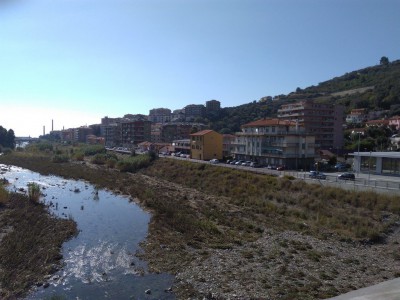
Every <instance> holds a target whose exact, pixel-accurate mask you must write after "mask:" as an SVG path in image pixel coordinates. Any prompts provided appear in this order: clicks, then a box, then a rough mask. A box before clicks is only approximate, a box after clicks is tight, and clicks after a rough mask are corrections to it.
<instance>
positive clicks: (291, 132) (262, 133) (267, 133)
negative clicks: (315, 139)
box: [236, 129, 306, 136]
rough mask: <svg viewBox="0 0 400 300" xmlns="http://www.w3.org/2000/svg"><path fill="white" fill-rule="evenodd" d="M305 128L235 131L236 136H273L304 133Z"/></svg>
mask: <svg viewBox="0 0 400 300" xmlns="http://www.w3.org/2000/svg"><path fill="white" fill-rule="evenodd" d="M305 133H306V131H305V130H302V129H299V130H297V131H294V130H293V131H286V130H275V132H236V135H237V136H274V135H304V134H305Z"/></svg>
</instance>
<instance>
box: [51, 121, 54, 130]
mask: <svg viewBox="0 0 400 300" xmlns="http://www.w3.org/2000/svg"><path fill="white" fill-rule="evenodd" d="M53 126H54V122H53V119H51V131H54V127H53Z"/></svg>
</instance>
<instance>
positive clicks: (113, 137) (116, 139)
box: [100, 123, 121, 147]
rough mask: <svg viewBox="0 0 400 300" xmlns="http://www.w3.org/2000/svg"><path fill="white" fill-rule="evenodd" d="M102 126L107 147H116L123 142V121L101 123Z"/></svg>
mask: <svg viewBox="0 0 400 300" xmlns="http://www.w3.org/2000/svg"><path fill="white" fill-rule="evenodd" d="M100 128H101V132H102V135H103V137H104V144H105V146H106V147H115V146H119V145H120V144H121V134H120V132H121V123H113V124H109V125H101V127H100Z"/></svg>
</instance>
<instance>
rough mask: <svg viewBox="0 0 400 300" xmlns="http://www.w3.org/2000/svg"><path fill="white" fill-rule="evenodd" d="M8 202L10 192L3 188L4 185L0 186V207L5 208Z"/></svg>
mask: <svg viewBox="0 0 400 300" xmlns="http://www.w3.org/2000/svg"><path fill="white" fill-rule="evenodd" d="M7 202H8V192H7V191H6V189H5V188H4V187H3V185H2V184H0V206H3V205H4V204H6V203H7Z"/></svg>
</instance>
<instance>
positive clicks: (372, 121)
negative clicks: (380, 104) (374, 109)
mask: <svg viewBox="0 0 400 300" xmlns="http://www.w3.org/2000/svg"><path fill="white" fill-rule="evenodd" d="M367 124H370V125H372V124H386V125H387V124H389V121H388V120H371V121H368V122H367Z"/></svg>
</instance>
